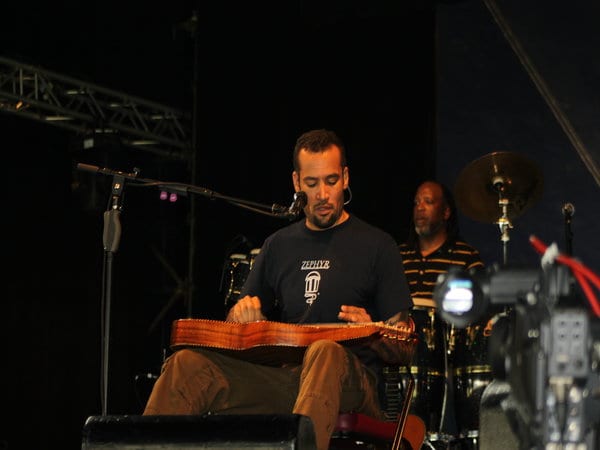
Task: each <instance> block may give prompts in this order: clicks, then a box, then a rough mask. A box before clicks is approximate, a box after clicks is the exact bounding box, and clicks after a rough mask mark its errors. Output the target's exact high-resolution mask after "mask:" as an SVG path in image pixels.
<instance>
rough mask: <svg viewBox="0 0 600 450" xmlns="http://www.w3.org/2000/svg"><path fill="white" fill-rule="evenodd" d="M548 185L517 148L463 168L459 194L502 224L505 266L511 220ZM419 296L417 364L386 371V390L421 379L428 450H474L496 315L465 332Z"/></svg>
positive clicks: (417, 394) (467, 210)
mask: <svg viewBox="0 0 600 450" xmlns="http://www.w3.org/2000/svg"><path fill="white" fill-rule="evenodd" d="M542 188H543V180H542V175H541V172H540V171H539V169H538V168H537V167H536V165H535V164H533V163H532V162H531V161H530V160H529V159H527V158H526V157H524V156H523V155H521V154H518V153H513V152H493V153H490V154H488V155H485V156H483V157H481V158H479V159H477V160H475V161H473V162H471V163H470V164H469V165H467V166H466V167H465V168H464V169H463V170H462V171H461V173H460V174H459V177H458V181H457V183H456V185H455V189H454V195H455V199H456V203H457V207H458V208H459V209H460V210H461V211H462V212H463V213H464V214H465V215H467V216H468V217H470V218H471V219H473V220H476V221H479V222H484V223H491V224H496V225H498V226H499V228H500V235H501V241H502V243H503V259H504V263H505V264H506V263H507V252H506V244H507V242H508V241H509V240H510V238H509V230H510V229H511V228H513V224H512V221H513V220H514V219H515V218H517V217H519V216H521V215H522V214H523V213H525V212H526V211H527V210H528V209H529V208H530V207H531V206H532V205H533V204H534V203H535V202H536V201H537V200H538V199H539V198H540V196H541V193H542ZM416 300H418V299H415V306H414V307H413V310H412V311H411V316H412V318H413V321H414V322H415V328H416V330H417V333H418V338H419V343H418V347H417V350H416V353H415V357H414V360H413V362H412V365H411V366H410V368H386V370H385V371H384V378H385V389H386V395H389V393H390V391H391V390H393V389H396V390H398V391H399V394H400V402H401V401H403V399H402V395H401V392H402V390H403V389H405V387H406V385H407V383H408V377H411V378H413V379H416V380H415V381H416V383H415V386H416V388H415V390H414V392H413V395H412V398H411V406H410V411H411V413H413V414H416V415H418V416H419V417H421V418H422V419H423V420H424V422H425V424H426V428H427V439H426V441H425V444H424V446H423V448H426V447H428V448H430V449H435V450H440V449H445V450H459V449H460V450H475V449H477V448H478V434H479V404H480V400H481V395H482V394H483V391H484V389H485V388H486V386H487V385H488V384H489V383H490V382H491V381H492V378H493V374H492V369H491V365H490V363H489V362H488V358H487V356H488V340H489V336H490V334H491V331H492V326H493V325H492V324H493V319H494V318H493V317H487V318H486V319H485V320H484V321H481V322H478V323H474V324H471V325H470V326H468V327H466V328H464V329H458V328H455V327H454V326H452V325H450V324H448V323H446V322H445V321H444V320H443V319H442V318H441V316H439V315H438V314H437V313H436V308H435V306H432V307H429V306H426V305H425V304H424V302H419V301H416ZM501 314H503V313H501ZM407 370H410V371H411V374H410V375H408V373H406V372H407ZM396 383H398V384H397V386H398V387H396V386H395V384H396ZM452 415H453V420H454V423H453V422H452V419H451V418H450V416H452Z"/></svg>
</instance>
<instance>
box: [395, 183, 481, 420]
mask: <svg viewBox="0 0 600 450" xmlns="http://www.w3.org/2000/svg"><path fill="white" fill-rule="evenodd" d="M399 249H400V253H401V255H402V261H403V264H404V272H405V274H406V278H407V280H408V284H409V288H410V292H411V296H412V298H413V303H414V305H415V306H414V310H415V311H419V312H422V311H426V313H424V314H425V315H427V313H429V314H428V315H429V316H430V317H433V312H434V308H435V306H436V305H435V302H434V300H433V290H434V288H435V285H436V281H437V278H438V275H440V274H442V273H446V272H448V270H449V269H450V267H453V266H454V267H458V268H461V269H464V270H470V269H474V270H479V269H483V268H484V264H483V261H482V260H481V257H480V255H479V251H478V250H477V249H475V248H474V247H472V246H471V245H469V244H468V243H467V242H465V240H464V239H463V238H462V237H461V236H460V234H459V226H458V218H457V211H456V204H455V202H454V198H453V196H452V193H451V192H450V190H449V189H448V188H447V187H446V186H445V185H443V184H441V183H439V182H436V181H432V180H428V181H425V182H423V183H421V184H420V185H419V186H418V188H417V191H416V193H415V197H414V205H413V214H412V221H411V227H410V230H409V234H408V239H407V240H406V242H404V243H402V244H400V246H399ZM432 320H433V319H432ZM435 320H437V321H438V322H439V320H441V319H439V318H438V317H437V316H436V317H435ZM428 326H429V325H428ZM438 332H439V331H438ZM425 334H431V333H430V330H425ZM437 350H439V349H437ZM448 350H449V348H448V347H447V348H446V349H445V351H443V352H439V351H431V350H427V351H428V352H429V355H436V357H439V358H444V357H446V355H445V353H446V352H447V351H448ZM417 351H418V352H419V351H421V350H417ZM417 360H419V358H417ZM421 360H422V359H421ZM430 363H431V366H433V367H438V366H442V367H447V364H446V363H445V362H443V361H431V362H430ZM439 401H440V403H441V402H442V399H439ZM430 406H431V407H433V405H430ZM446 419H447V420H446V422H447V421H448V420H450V424H452V418H451V417H446ZM435 425H436V426H437V425H440V426H444V424H435ZM430 426H433V424H430ZM452 428H454V427H453V426H452V425H450V430H451V431H453V430H452ZM428 431H435V432H438V431H440V430H428Z"/></svg>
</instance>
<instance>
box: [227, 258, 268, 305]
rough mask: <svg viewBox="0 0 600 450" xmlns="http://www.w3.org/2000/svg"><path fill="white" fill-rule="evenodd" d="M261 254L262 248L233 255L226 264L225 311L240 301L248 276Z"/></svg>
mask: <svg viewBox="0 0 600 450" xmlns="http://www.w3.org/2000/svg"><path fill="white" fill-rule="evenodd" d="M259 253H260V248H254V249H252V250H250V253H249V254H245V253H232V254H231V255H229V257H228V258H227V261H226V262H225V275H226V276H227V285H226V286H227V288H226V290H225V291H226V292H225V309H226V310H229V309H230V308H231V307H232V306H233V305H234V304H235V303H236V302H237V300H238V298H239V295H240V293H241V292H242V287H243V286H244V283H245V282H246V278H248V274H249V273H250V270H252V267H253V266H254V260H255V259H256V256H257V255H258V254H259Z"/></svg>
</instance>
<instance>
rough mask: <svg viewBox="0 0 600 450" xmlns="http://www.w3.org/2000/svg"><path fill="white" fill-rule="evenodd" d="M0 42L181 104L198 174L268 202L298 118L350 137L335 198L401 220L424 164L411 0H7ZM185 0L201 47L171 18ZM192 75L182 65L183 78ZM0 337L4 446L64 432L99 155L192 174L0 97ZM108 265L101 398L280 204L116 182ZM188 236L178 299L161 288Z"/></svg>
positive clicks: (170, 174) (428, 149) (170, 284)
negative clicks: (344, 181)
mask: <svg viewBox="0 0 600 450" xmlns="http://www.w3.org/2000/svg"><path fill="white" fill-rule="evenodd" d="M3 9H4V13H3V17H4V20H3V26H2V27H1V28H2V29H1V31H0V32H1V33H2V34H1V37H2V42H3V44H4V45H3V55H2V56H4V57H7V58H11V59H14V60H17V61H20V62H25V63H28V64H31V65H34V66H38V67H41V68H43V69H46V70H51V71H54V72H57V73H60V74H63V75H66V76H69V77H72V78H76V79H79V80H82V81H84V82H88V83H94V84H97V85H99V86H102V87H105V88H108V89H112V90H114V91H117V92H122V93H124V94H129V95H135V96H137V97H140V98H143V99H147V100H152V101H155V102H159V103H162V104H165V105H167V106H172V107H175V108H179V109H181V110H184V111H188V112H191V111H192V109H193V105H194V89H193V88H194V87H195V88H196V89H197V97H196V101H197V106H198V117H197V120H196V123H195V126H196V127H197V128H196V130H197V132H198V142H197V153H196V155H197V170H198V175H197V179H196V180H195V182H196V185H198V186H202V187H205V188H207V189H210V190H214V191H216V192H218V193H221V194H224V195H227V196H233V197H238V198H242V199H246V200H251V201H256V202H260V203H263V204H267V205H270V204H272V203H278V204H281V205H288V204H289V203H291V200H292V193H293V189H292V184H291V172H292V164H291V153H292V148H293V144H294V141H295V139H296V137H297V136H298V135H299V134H300V133H301V132H303V131H306V130H308V129H311V128H320V127H326V128H331V129H334V130H335V131H337V132H338V133H339V134H340V136H341V137H342V139H343V140H344V141H345V143H346V145H347V151H348V158H349V165H350V176H351V182H350V184H351V186H352V190H353V195H354V197H353V201H352V203H351V204H350V205H349V210H350V211H351V212H354V213H356V214H357V215H359V216H360V217H362V218H364V219H366V220H368V221H370V222H372V223H374V224H376V225H378V226H380V227H381V228H383V229H385V230H386V231H388V232H390V233H391V234H392V235H393V236H394V237H395V238H396V239H398V240H399V241H400V240H402V239H404V237H405V235H406V230H407V226H408V224H409V220H410V205H411V198H412V194H413V191H414V188H415V187H416V185H417V183H418V181H419V180H420V179H421V178H423V177H426V176H430V175H433V174H434V173H435V160H436V158H435V154H434V144H435V139H434V136H433V129H434V123H433V122H434V97H435V92H434V90H435V89H434V74H435V67H434V55H435V52H434V37H435V36H434V11H433V8H432V7H431V6H430V5H428V4H425V3H410V2H385V1H375V2H355V1H349V2H348V1H339V2H318V1H314V2H312V1H295V2H268V3H267V2H265V3H259V4H256V3H253V2H210V3H208V4H207V3H202V2H200V3H198V4H194V3H191V2H188V3H187V4H186V3H184V2H181V3H173V4H172V5H169V6H167V7H166V6H165V5H154V6H150V4H148V3H146V2H139V1H134V2H116V1H113V0H110V1H106V0H105V1H102V2H100V1H92V2H85V3H80V2H73V1H68V2H61V3H60V4H58V5H57V4H55V3H48V2H46V3H41V4H35V5H31V4H14V3H11V4H9V5H4V7H3ZM194 12H196V13H197V17H198V28H197V30H198V35H197V39H198V40H197V43H198V57H197V58H194V51H193V50H194V39H193V35H192V34H191V33H190V32H189V31H187V30H186V29H185V27H184V26H181V25H182V24H185V23H186V22H187V21H188V20H189V19H190V18H191V16H192V14H193V13H194ZM195 78H196V79H197V82H196V83H194V79H195ZM0 131H1V136H2V141H1V142H2V144H1V147H0V148H1V149H2V153H3V155H4V156H5V158H6V159H5V163H4V167H3V173H4V176H3V180H5V184H4V217H6V218H8V225H9V226H8V231H7V233H6V235H5V239H4V242H5V243H6V244H7V247H8V252H5V253H4V255H5V261H4V262H5V266H6V267H8V271H7V274H8V279H7V282H6V285H7V286H8V292H7V295H6V296H4V301H3V304H2V318H3V327H2V328H3V330H4V333H5V335H4V339H3V343H4V346H5V349H6V350H5V358H4V361H5V362H4V367H3V370H2V378H3V381H2V383H1V384H2V387H3V389H2V391H3V392H2V398H3V401H2V403H3V406H4V412H5V415H7V416H8V420H4V421H3V423H2V425H1V426H0V448H6V449H17V448H51V447H52V448H64V449H67V448H79V446H80V443H81V429H82V426H83V423H84V421H85V419H86V417H88V416H89V415H96V414H100V412H101V402H100V398H101V386H100V363H101V359H102V346H101V317H102V315H103V314H104V313H105V310H104V309H103V308H102V304H101V298H102V288H103V278H102V268H103V256H104V255H103V253H104V252H103V247H102V232H103V223H102V215H103V212H104V211H105V210H106V208H107V206H108V201H109V198H110V187H111V181H112V180H111V178H110V177H107V176H104V175H94V174H90V173H82V172H80V171H77V170H74V169H73V168H74V165H75V164H76V163H78V162H85V163H90V164H98V165H100V166H102V167H108V168H112V169H115V170H122V171H125V172H131V171H132V170H133V168H134V167H138V168H140V169H141V176H143V177H146V178H151V179H158V180H163V181H178V182H187V183H189V182H190V170H189V169H190V168H189V166H188V165H186V164H185V163H181V162H175V161H170V160H166V159H161V158H159V157H156V156H155V155H150V154H146V153H144V152H143V151H140V150H132V149H126V148H123V147H121V146H119V145H117V144H112V145H105V146H104V147H97V148H94V149H91V150H85V151H84V150H83V148H82V145H81V139H82V136H79V135H77V133H73V132H70V131H66V130H63V129H60V128H56V127H53V126H51V125H49V124H47V123H41V122H36V121H34V120H30V119H24V118H22V117H18V116H16V115H12V114H10V113H5V114H3V115H1V116H0ZM122 203H123V210H122V213H121V215H120V223H121V226H122V235H121V240H120V245H119V247H118V251H117V252H116V253H115V255H114V265H113V267H112V271H110V274H111V275H112V278H111V280H112V292H113V295H112V299H111V310H110V314H109V315H108V317H109V319H110V323H111V336H110V337H111V339H110V347H109V348H110V364H109V369H110V370H109V378H108V381H109V383H108V384H109V400H108V404H107V408H108V413H110V414H137V413H140V412H141V410H142V408H143V404H144V402H145V397H146V395H147V390H148V388H149V386H150V382H149V381H148V380H147V379H146V375H147V374H156V373H157V371H158V369H159V367H160V363H161V361H162V358H163V357H164V354H165V352H167V351H168V335H169V330H170V323H171V320H173V319H175V318H180V317H185V316H186V315H188V314H189V313H190V312H191V313H192V315H194V316H197V317H214V318H221V315H222V313H223V299H224V292H223V289H222V286H221V284H222V270H223V267H224V265H225V263H226V262H227V258H228V256H229V254H231V253H232V252H234V251H241V252H248V251H249V250H250V249H251V248H256V247H260V245H261V244H262V240H263V239H264V238H265V237H266V236H267V235H268V234H270V233H271V232H272V231H274V230H276V229H277V228H279V227H281V226H284V225H285V224H286V223H287V222H286V221H282V220H281V219H274V218H270V217H267V216H262V215H258V214H256V213H253V212H250V211H247V210H243V209H239V208H237V207H235V206H233V205H231V204H229V203H227V202H224V201H219V200H211V199H208V198H205V197H202V196H198V197H196V198H195V203H196V206H195V211H194V212H195V217H196V219H197V227H196V232H195V235H194V236H195V246H194V249H195V252H194V253H190V249H189V245H190V239H189V237H190V231H189V230H190V226H189V225H190V222H189V219H190V208H191V205H190V203H191V198H190V197H189V196H188V197H180V198H179V200H178V201H177V202H176V203H169V202H165V201H161V200H160V199H159V191H158V190H153V189H152V188H140V187H139V186H134V184H126V187H125V193H124V196H123V198H122ZM190 254H192V255H194V257H193V261H194V270H193V274H192V276H193V278H194V281H195V284H194V286H195V291H194V294H193V297H192V303H191V305H190V304H189V303H187V304H186V302H185V298H186V297H185V295H177V288H178V287H179V286H178V284H177V278H180V279H186V278H187V277H188V273H187V272H188V267H189V259H190Z"/></svg>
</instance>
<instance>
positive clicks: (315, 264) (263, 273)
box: [240, 216, 412, 365]
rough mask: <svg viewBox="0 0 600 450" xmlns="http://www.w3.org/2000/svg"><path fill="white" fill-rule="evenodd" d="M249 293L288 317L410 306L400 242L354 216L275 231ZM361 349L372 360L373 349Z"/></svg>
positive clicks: (277, 316)
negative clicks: (324, 225)
mask: <svg viewBox="0 0 600 450" xmlns="http://www.w3.org/2000/svg"><path fill="white" fill-rule="evenodd" d="M245 295H256V296H258V297H260V299H261V303H262V308H263V313H264V314H265V315H266V316H267V317H268V318H270V319H271V320H278V321H281V322H289V323H336V322H338V323H339V322H340V320H339V319H338V318H337V315H338V312H339V311H340V307H341V305H352V306H360V307H363V308H365V309H366V310H367V311H368V312H369V314H370V315H371V319H372V320H373V321H374V322H377V321H382V320H386V319H388V318H390V317H392V316H393V315H395V314H397V313H398V312H399V311H404V310H408V309H409V308H410V307H412V299H411V296H410V291H409V289H408V284H407V281H406V278H405V276H404V269H403V265H402V257H401V255H400V253H399V252H398V246H397V243H396V242H395V241H394V239H393V238H392V236H391V235H389V234H388V233H386V232H384V231H383V230H381V229H379V228H377V227H374V226H372V225H370V224H368V223H366V222H364V221H363V220H361V219H359V218H357V217H355V216H350V218H349V219H348V220H346V221H345V222H343V223H342V224H340V225H338V226H335V227H333V228H330V229H327V230H322V231H313V230H310V229H308V228H307V227H306V225H305V222H304V220H302V221H298V222H295V223H293V224H291V225H288V226H286V227H284V228H282V229H280V230H278V231H276V232H275V233H273V234H272V235H271V236H269V237H268V238H267V239H266V240H265V242H264V244H263V246H262V248H261V250H260V253H259V254H258V256H257V257H256V260H255V261H254V264H253V268H252V270H251V271H250V273H249V275H248V278H247V279H246V282H245V284H244V286H243V288H242V290H241V294H240V297H243V296H245ZM353 350H354V349H353ZM357 354H358V356H359V357H360V358H361V360H362V361H363V362H364V363H365V364H367V365H371V364H373V362H374V360H373V354H372V353H370V351H369V352H366V353H365V352H362V351H360V352H357Z"/></svg>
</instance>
